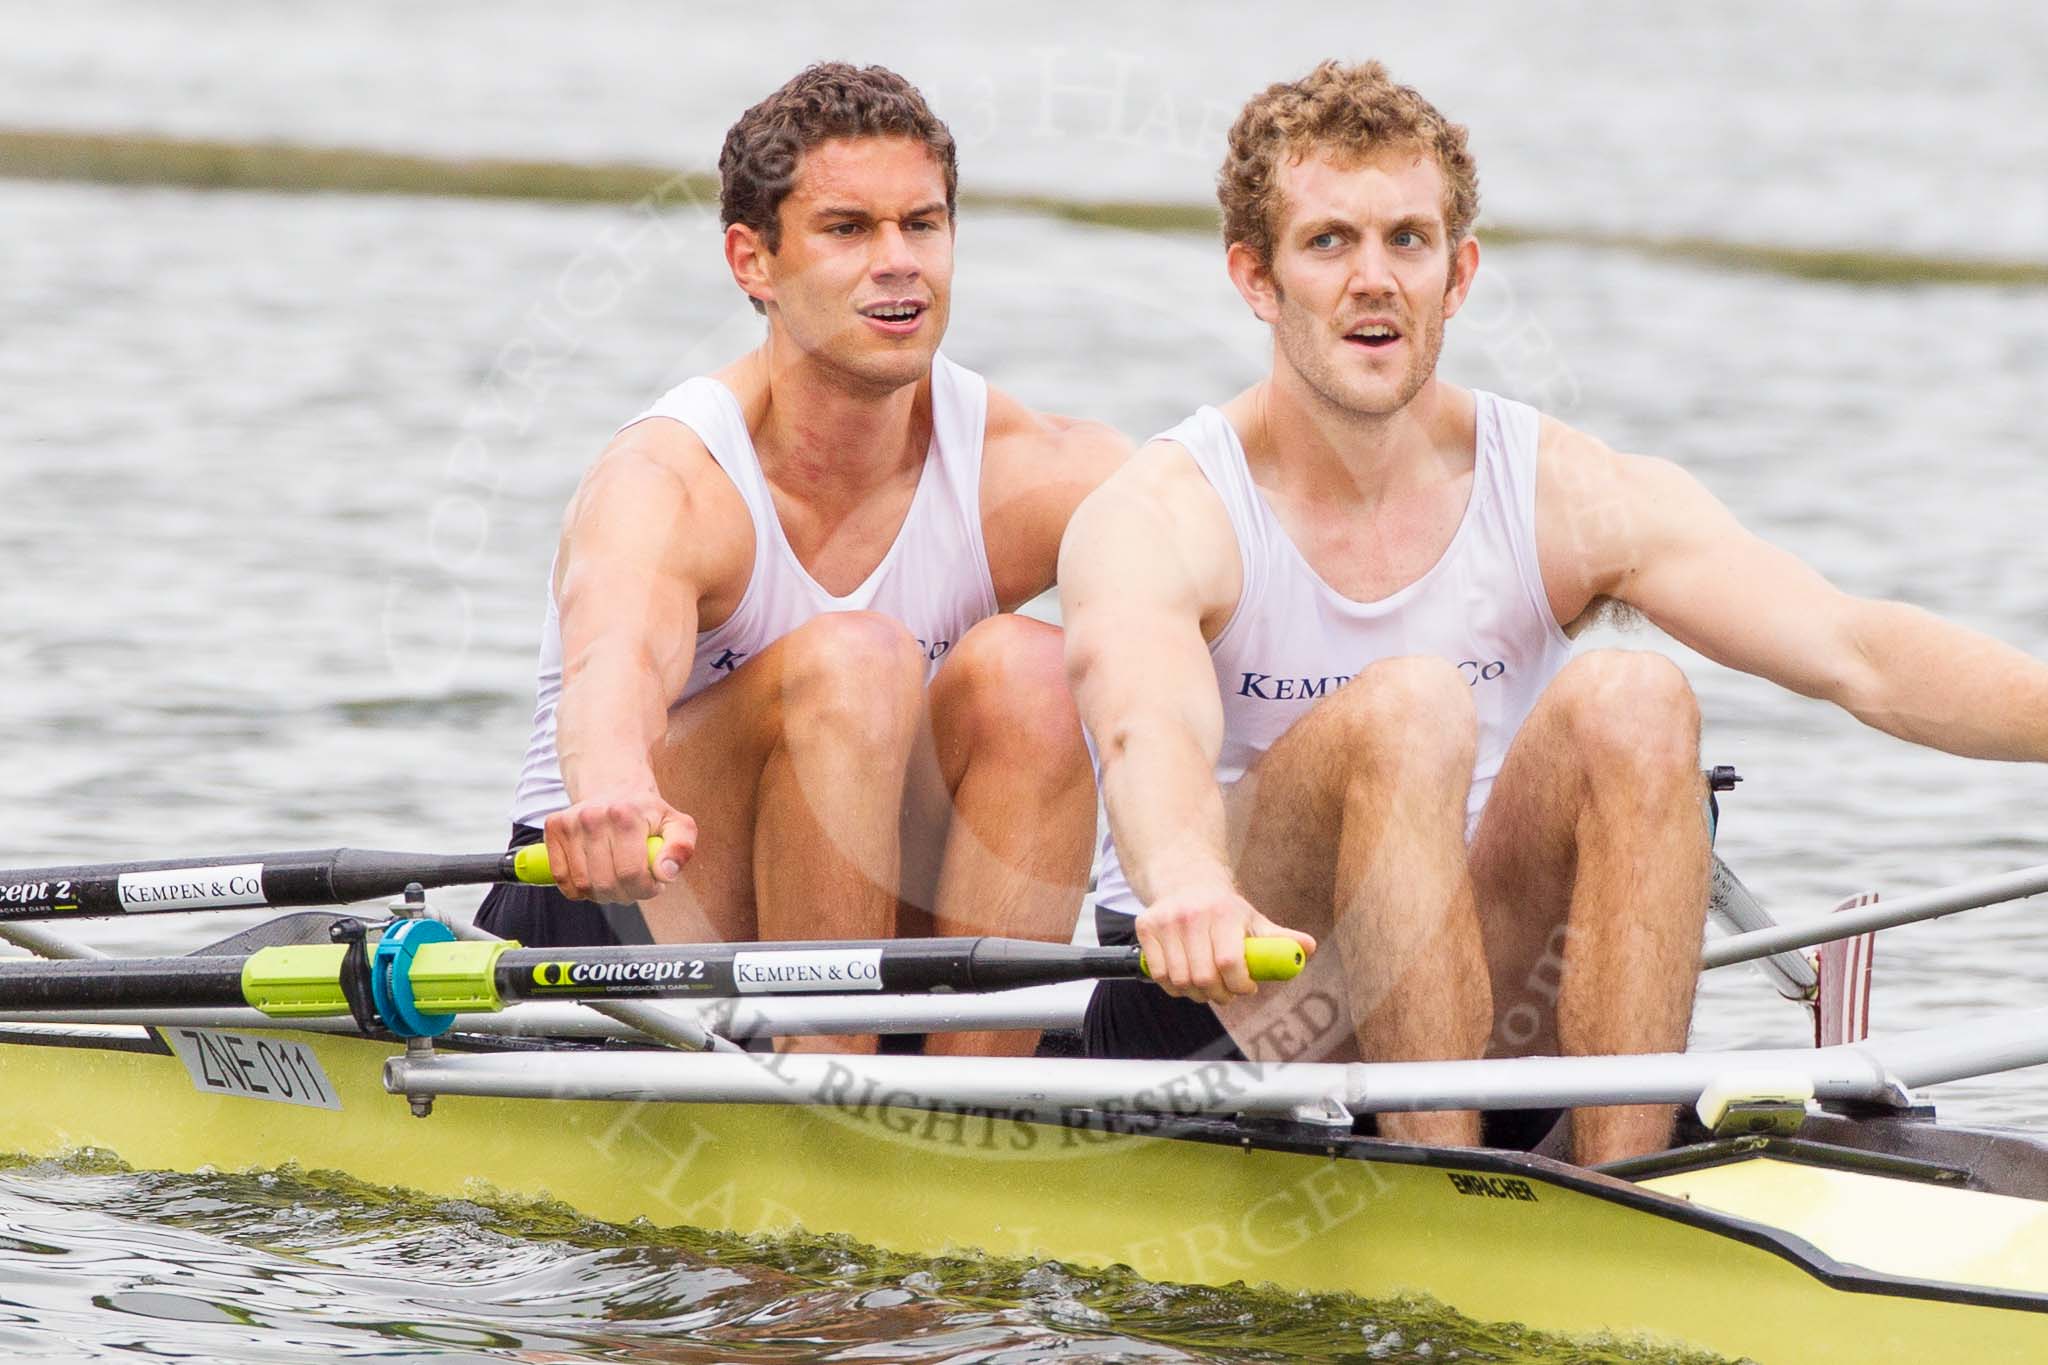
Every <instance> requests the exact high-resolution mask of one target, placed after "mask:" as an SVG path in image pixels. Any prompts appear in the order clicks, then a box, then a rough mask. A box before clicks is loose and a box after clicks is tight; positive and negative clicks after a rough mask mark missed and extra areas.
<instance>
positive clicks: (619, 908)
mask: <svg viewBox="0 0 2048 1365" xmlns="http://www.w3.org/2000/svg"><path fill="white" fill-rule="evenodd" d="M546 837H547V836H546V834H545V833H544V832H542V831H541V830H537V829H534V828H533V827H532V826H530V825H514V826H512V842H511V843H509V844H507V845H506V846H505V847H507V848H525V847H526V846H527V845H528V844H537V843H539V842H541V840H543V839H545V838H546ZM476 926H477V928H479V929H488V930H490V932H492V933H494V934H496V935H497V936H498V937H499V938H513V939H518V940H519V941H520V942H521V943H523V944H525V945H526V946H527V947H529V948H609V947H612V946H614V945H617V944H639V943H652V942H654V938H653V936H652V935H651V934H649V933H648V932H647V921H646V920H645V919H644V918H643V917H642V916H641V914H640V907H639V906H637V905H599V904H597V903H596V902H595V901H572V900H570V899H569V898H568V897H567V896H565V895H563V894H562V893H561V892H559V891H557V890H556V889H555V888H554V887H552V886H527V885H525V884H524V883H519V884H515V885H499V886H494V887H492V888H491V890H490V894H488V895H486V896H485V897H484V903H483V904H482V905H480V906H478V907H477V910H476Z"/></svg>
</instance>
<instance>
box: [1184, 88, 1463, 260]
mask: <svg viewBox="0 0 2048 1365" xmlns="http://www.w3.org/2000/svg"><path fill="white" fill-rule="evenodd" d="M1465 136H1466V134H1465V127H1464V125H1463V124H1459V123H1452V122H1451V121H1450V120H1449V119H1447V118H1445V117H1444V116H1443V115H1442V114H1440V113H1438V112H1437V108H1436V106H1435V105H1433V104H1431V103H1430V102H1429V101H1428V100H1426V99H1424V98H1423V97H1422V96H1421V95H1420V94H1419V93H1418V92H1417V91H1416V90H1415V88H1414V87H1413V86H1408V85H1396V84H1395V83H1394V80H1393V78H1392V77H1391V76H1389V75H1388V74H1387V69H1386V67H1384V66H1382V65H1381V64H1380V63H1378V62H1357V63H1352V64H1348V65H1347V64H1346V63H1343V62H1335V61H1329V62H1324V63H1322V64H1321V65H1320V66H1318V67H1316V69H1315V70H1313V71H1311V72H1309V73H1308V74H1307V75H1306V76H1303V77H1302V78H1301V79H1300V80H1297V81H1281V82H1280V83H1278V84H1276V85H1269V86H1267V87H1266V88H1265V89H1264V90H1262V91H1260V92H1259V93H1258V94H1257V95H1254V96H1253V97H1252V99H1251V102H1250V103H1248V104H1246V105H1245V107H1244V111H1243V112H1242V113H1240V114H1239V115H1238V116H1237V122H1236V123H1233V124H1232V125H1231V127H1230V150H1229V152H1228V154H1226V155H1225V157H1224V158H1223V169H1222V170H1220V171H1218V172H1217V173H1216V198H1217V200H1218V201H1219V202H1220V203H1221V204H1222V205H1223V242H1224V245H1226V246H1228V245H1229V244H1231V243H1233V242H1243V243H1244V244H1245V245H1246V246H1248V247H1250V248H1251V249H1252V250H1253V251H1254V252H1255V253H1257V255H1258V258H1259V260H1260V261H1261V262H1262V263H1264V264H1266V265H1268V266H1270V265H1271V264H1272V263H1273V232H1274V228H1275V226H1276V225H1277V224H1278V222H1279V219H1280V214H1281V210H1282V208H1283V207H1284V206H1283V205H1282V203H1281V195H1280V187H1279V177H1280V167H1281V166H1282V165H1284V164H1288V163H1291V162H1296V161H1300V160H1302V159H1303V158H1305V157H1309V156H1313V155H1315V154H1317V153H1329V154H1332V155H1334V156H1335V157H1337V158H1338V159H1339V160H1340V161H1343V162H1361V161H1364V160H1365V159H1367V158H1368V157H1371V156H1373V155H1375V154H1377V153H1378V152H1380V151H1382V150H1384V149H1387V148H1399V149H1409V148H1413V149H1417V150H1420V151H1424V152H1428V153H1430V154H1432V155H1434V156H1435V157H1436V163H1437V167H1438V169H1440V170H1441V171H1442V172H1443V176H1444V225H1445V227H1446V228H1448V229H1449V240H1450V245H1451V247H1452V248H1454V249H1455V248H1456V246H1457V245H1458V243H1459V242H1460V241H1462V240H1463V239H1464V237H1465V234H1466V233H1468V232H1470V231H1471V230H1472V223H1473V220H1474V219H1476V218H1477V217H1478V216H1479V167H1478V164H1477V163H1476V162H1474V161H1473V159H1472V153H1471V151H1470V150H1469V149H1468V148H1467V147H1466V145H1465Z"/></svg>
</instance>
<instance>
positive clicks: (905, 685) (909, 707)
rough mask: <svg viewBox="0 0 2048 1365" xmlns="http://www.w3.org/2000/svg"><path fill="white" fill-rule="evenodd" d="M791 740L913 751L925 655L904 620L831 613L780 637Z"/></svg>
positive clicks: (785, 722) (786, 735) (783, 710)
mask: <svg viewBox="0 0 2048 1365" xmlns="http://www.w3.org/2000/svg"><path fill="white" fill-rule="evenodd" d="M776 648H777V649H778V651H779V652H780V655H781V660H780V665H781V666H780V677H781V684H782V695H781V707H780V720H781V730H782V737H783V739H784V741H785V742H797V743H803V742H806V741H817V740H826V741H829V742H831V743H835V744H841V745H847V746H851V747H856V748H861V749H868V750H875V751H879V752H886V753H889V754H895V753H899V752H901V753H907V752H908V751H909V746H910V742H911V739H912V736H913V735H914V734H915V732H916V726H917V717H918V713H919V711H920V710H921V708H922V706H923V703H924V678H925V654H924V650H923V649H922V647H920V646H919V645H918V643H917V641H916V640H914V639H912V638H911V635H910V632H909V631H908V630H906V629H905V628H904V627H903V624H902V623H901V622H899V621H895V620H892V619H891V618H889V617H887V616H882V615H880V614H878V613H875V612H866V611H848V612H830V613H827V614H826V615H823V616H818V617H814V618H812V619H811V620H809V621H807V622H805V623H804V624H803V625H801V626H799V627H797V629H795V630H793V631H791V632H790V633H789V634H788V635H785V636H784V637H783V638H782V639H781V640H779V641H777V642H776Z"/></svg>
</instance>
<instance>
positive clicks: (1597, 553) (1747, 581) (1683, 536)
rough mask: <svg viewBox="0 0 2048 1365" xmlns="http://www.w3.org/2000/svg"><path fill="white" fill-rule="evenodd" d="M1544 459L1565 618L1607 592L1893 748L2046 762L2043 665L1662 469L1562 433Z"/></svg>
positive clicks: (1553, 579) (1543, 526)
mask: <svg viewBox="0 0 2048 1365" xmlns="http://www.w3.org/2000/svg"><path fill="white" fill-rule="evenodd" d="M1543 459H1544V470H1543V474H1542V476H1541V479H1540V481H1539V491H1538V534H1539V537H1540V543H1541V555H1542V558H1543V561H1544V578H1545V582H1546V585H1547V586H1548V587H1549V589H1550V592H1551V598H1552V603H1553V606H1554V607H1555V608H1556V609H1557V610H1558V612H1559V619H1561V620H1567V619H1570V616H1568V615H1567V614H1566V613H1570V614H1571V615H1576V614H1578V612H1580V611H1582V610H1583V609H1584V608H1585V606H1586V605H1587V604H1588V603H1589V602H1591V601H1593V600H1594V599H1596V598H1597V597H1600V596H1609V597H1614V598H1617V599H1619V600H1621V601H1623V602H1626V603H1628V604H1630V605H1631V606H1634V607H1636V608H1638V609H1639V610H1641V611H1642V612H1643V614H1644V615H1646V616H1648V617H1649V618H1650V619H1651V620H1652V621H1654V622H1656V623H1657V624H1658V625H1659V626H1661V627H1663V629H1664V630H1666V631H1667V632H1669V633H1670V634H1671V635H1672V636H1673V637H1674V638H1676V639H1678V640H1680V641H1682V642H1683V643H1685V644H1687V645H1689V646H1691V647H1692V648H1694V649H1696V650H1698V651H1699V652H1700V653H1702V654H1704V655H1706V656H1707V657H1708V658H1710V659H1713V660H1715V661H1717V662H1719V663H1723V664H1726V665H1728V666H1729V667H1731V668H1738V669H1741V670H1742V671H1743V672H1746V673H1754V674H1757V675H1758V676H1760V677H1764V678H1768V679H1770V680H1771V681H1773V682H1776V683H1778V684H1780V685H1781V686H1784V687H1788V688H1790V689H1791V690H1793V691H1795V692H1798V693H1801V694H1802V695H1805V696H1809V697H1818V698H1821V699H1824V700H1827V701H1832V702H1835V703H1836V704H1838V705H1840V706H1841V707H1843V708H1844V709H1845V710H1847V711H1849V712H1850V713H1851V714H1852V715H1854V716H1855V717H1856V718H1857V719H1859V720H1861V721H1863V722H1864V723H1865V724H1868V725H1872V726H1875V727H1876V728H1878V729H1880V730H1883V731H1885V732H1886V733H1888V734H1892V735H1896V736H1898V737H1899V738H1900V739H1905V740H1910V741H1912V742H1913V743H1916V744H1926V745H1931V746H1933V747H1935V748H1939V749H1945V750H1947V751H1949V752H1950V753H1956V754H1964V755H1968V756H1971V757H1977V758H2003V759H2031V760H2036V761H2048V665H2044V664H2042V663H2041V662H2040V661H2038V660H2035V659H2032V658H2030V657H2028V656H2027V655H2026V654H2023V653H2022V652H2020V651H2019V650H2016V649H2013V648H2012V647H2010V646H2008V645H2005V644H2001V643H1999V642H1998V641H1996V640H1993V639H1991V638H1989V637H1988V636H1985V635H1982V634H1980V633H1978V632H1976V631H1973V630H1969V629H1967V628H1965V627H1962V626H1958V625H1954V624H1952V623H1950V622H1947V621H1943V620H1941V619H1940V618H1939V617H1936V616H1934V615H1931V614H1930V613H1928V612H1925V611H1922V610H1920V609H1919V608H1917V607H1911V606H1907V605H1904V604H1903V603H1898V602H1882V601H1873V600H1869V599H1865V598H1859V597H1853V596H1851V595H1849V594H1847V593H1844V592H1842V591H1841V590H1840V589H1838V588H1836V587H1834V586H1833V585H1832V584H1830V583H1829V582H1828V581H1827V580H1826V579H1824V578H1823V577H1821V575H1820V574H1818V573H1816V572H1815V571H1814V570H1813V569H1811V568H1809V567H1808V566H1807V565H1805V564H1804V563H1802V562H1800V561H1799V560H1798V559H1797V558H1795V557H1794V556H1793V555H1791V554H1788V553H1787V552H1785V551H1784V550H1780V549H1778V548H1777V547H1775V546H1772V545H1769V544H1767V543H1765V542H1764V541H1762V540H1760V539H1758V538H1757V537H1756V536H1754V535H1752V534H1750V533H1749V532H1748V531H1747V530H1745V529H1744V528H1743V527H1742V526H1741V525H1740V524H1739V523H1738V522H1737V521H1736V520H1735V518H1734V517H1733V516H1732V515H1731V514H1730V513H1729V511H1728V509H1727V508H1726V507H1724V506H1722V505H1721V503H1720V502H1719V500H1717V499H1716V498H1715V497H1714V496H1713V495H1712V494H1711V493H1709V492H1707V490H1706V489H1705V488H1703V487H1702V486H1701V485H1700V484H1699V482H1698V481H1697V480H1695V479H1694V478H1693V477H1692V476H1691V475H1690V474H1688V473H1686V472H1685V471H1684V470H1682V469H1680V468H1679V467H1678V466H1676V465H1674V464H1672V463H1670V462H1669V461H1665V460H1659V459H1652V458H1648V457H1645V456H1640V455H1622V454H1617V453H1616V452H1614V451H1612V450H1609V449H1607V448H1606V447H1605V446H1603V445H1601V444H1599V443H1598V442H1596V441H1593V440H1591V439H1590V438H1588V437H1585V436H1583V435H1581V434H1579V433H1576V432H1571V431H1568V430H1567V429H1565V428H1562V427H1554V428H1552V429H1551V430H1550V431H1549V432H1547V433H1546V438H1545V442H1544V456H1543ZM1553 566H1556V569H1555V571H1553Z"/></svg>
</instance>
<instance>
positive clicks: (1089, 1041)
mask: <svg viewBox="0 0 2048 1365" xmlns="http://www.w3.org/2000/svg"><path fill="white" fill-rule="evenodd" d="M1095 936H1096V937H1097V938H1098V939H1100V940H1101V941H1102V944H1103V945H1104V946H1105V947H1120V946H1122V945H1123V944H1126V943H1136V942H1137V941H1138V924H1137V921H1136V920H1135V919H1133V918H1132V917H1131V916H1129V915H1124V914H1119V913H1117V912H1116V911H1114V910H1105V909H1103V908H1102V907H1101V906H1099V905H1098V906H1097V907H1095ZM1081 1041H1082V1046H1083V1048H1084V1049H1085V1053H1086V1055H1087V1056H1090V1057H1123V1058H1132V1059H1136V1060H1140V1061H1155V1062H1174V1061H1182V1060H1186V1059H1199V1060H1202V1061H1228V1062H1241V1061H1243V1060H1244V1054H1243V1053H1242V1052H1239V1051H1238V1050H1237V1044H1236V1043H1235V1042H1234V1041H1232V1039H1231V1037H1230V1031H1229V1030H1228V1029H1226V1028H1224V1027H1223V1021H1222V1020H1221V1019H1219V1018H1217V1017H1216V1011H1215V1010H1213V1009H1211V1008H1210V1007H1209V1006H1207V1005H1205V1004H1203V1003H1202V1002H1201V1001H1199V1000H1183V999H1181V998H1180V997H1179V996H1177V995H1168V994H1167V993H1166V992H1165V991H1162V990H1160V989H1159V987H1157V986H1155V985H1153V984H1152V983H1151V982H1149V981H1135V980H1124V981H1101V982H1097V983H1096V986H1095V994H1094V995H1093V996H1091V997H1089V1000H1088V1015H1087V1018H1086V1019H1084V1020H1083V1021H1082V1024H1081Z"/></svg>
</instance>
